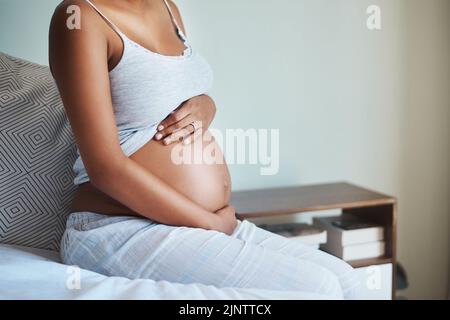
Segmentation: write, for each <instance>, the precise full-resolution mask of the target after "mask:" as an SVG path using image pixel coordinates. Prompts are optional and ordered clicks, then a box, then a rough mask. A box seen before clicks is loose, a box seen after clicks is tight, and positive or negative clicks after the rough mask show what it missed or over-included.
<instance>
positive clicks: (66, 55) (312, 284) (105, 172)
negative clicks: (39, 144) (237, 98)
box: [50, 0, 359, 299]
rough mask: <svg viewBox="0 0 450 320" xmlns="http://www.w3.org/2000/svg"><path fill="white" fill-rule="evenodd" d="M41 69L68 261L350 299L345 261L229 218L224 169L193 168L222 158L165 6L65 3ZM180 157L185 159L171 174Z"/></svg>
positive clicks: (202, 81)
mask: <svg viewBox="0 0 450 320" xmlns="http://www.w3.org/2000/svg"><path fill="white" fill-rule="evenodd" d="M77 9H78V10H77ZM67 12H71V13H73V16H71V15H70V14H68V13H67ZM77 14H78V15H77ZM77 18H79V22H80V23H79V26H77V27H75V28H72V27H69V22H68V21H71V22H76V21H77V20H76V19H77ZM50 67H51V70H52V74H53V76H54V78H55V81H56V83H57V85H58V88H59V91H60V93H61V97H62V100H63V102H64V106H65V109H66V112H67V115H68V117H69V120H70V124H71V126H72V130H73V133H74V136H75V140H76V143H77V147H78V153H79V154H78V155H79V157H78V159H77V160H76V162H75V163H74V166H73V169H74V171H75V173H76V177H75V180H74V183H75V184H76V185H77V190H76V194H75V198H74V201H73V204H72V210H71V214H70V216H69V219H68V221H67V229H66V232H65V234H64V236H63V239H62V245H61V257H62V259H63V261H64V262H65V263H66V264H76V265H78V266H80V267H82V268H85V269H89V270H93V271H96V272H99V273H102V274H105V275H110V276H123V277H128V278H131V279H136V278H148V279H153V280H167V281H171V282H177V283H185V284H188V283H203V284H207V285H214V286H217V287H236V288H256V289H258V288H260V289H268V290H278V291H299V292H300V291H301V292H310V293H315V294H318V295H321V296H323V297H326V298H333V299H341V298H356V297H357V296H356V290H357V288H358V285H359V282H358V281H357V280H356V278H355V275H354V271H353V269H352V267H350V266H349V265H348V264H347V263H345V262H344V261H342V260H340V259H338V258H336V257H334V256H331V255H329V254H327V253H325V252H322V251H319V250H316V249H311V248H309V247H307V246H302V245H299V244H298V243H293V242H292V241H290V240H289V239H287V238H284V237H281V236H279V235H276V234H273V233H270V232H267V231H265V230H263V229H260V228H258V227H257V226H255V225H254V224H253V223H251V222H248V221H239V220H236V215H235V210H234V208H233V207H232V206H230V204H229V200H230V189H231V182H230V176H229V172H228V169H227V165H226V164H225V162H224V161H215V162H212V163H211V161H206V160H205V159H202V161H200V162H198V161H197V162H194V161H191V160H193V159H192V158H193V157H194V155H195V152H192V151H193V150H198V148H199V147H200V148H201V149H200V150H212V149H213V150H215V159H217V158H219V159H221V160H223V155H222V154H221V152H220V148H219V146H218V145H217V143H216V142H215V141H214V139H212V137H211V134H210V133H209V131H208V127H209V125H210V123H211V121H212V120H213V118H214V115H215V104H214V101H213V100H212V99H211V97H209V96H208V91H209V90H210V89H211V86H212V78H213V77H212V71H211V69H210V66H209V65H208V63H207V62H206V60H205V59H204V58H202V57H201V56H200V54H199V53H198V52H197V51H196V50H195V49H194V48H193V47H192V46H191V44H190V43H189V41H188V39H187V37H186V32H185V30H184V26H183V24H182V19H181V17H180V13H179V11H178V9H177V7H176V6H175V4H174V3H173V2H171V1H169V0H128V1H125V0H95V2H94V1H92V0H91V1H89V0H68V1H63V2H62V3H61V4H60V5H59V6H58V7H57V9H56V10H55V13H54V15H53V19H52V23H51V27H50ZM230 94H232V93H230ZM179 154H186V155H189V154H191V158H189V156H187V157H184V160H185V161H184V162H183V163H181V164H180V163H178V162H177V161H174V155H179ZM186 160H187V161H186ZM274 298H276V297H274Z"/></svg>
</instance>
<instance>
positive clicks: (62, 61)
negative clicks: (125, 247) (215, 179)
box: [49, 0, 234, 233]
mask: <svg viewBox="0 0 450 320" xmlns="http://www.w3.org/2000/svg"><path fill="white" fill-rule="evenodd" d="M69 4H76V5H78V6H79V7H80V8H81V11H82V25H81V29H80V30H69V29H68V28H67V27H66V19H67V17H68V16H67V14H66V8H67V5H69ZM98 21H100V22H101V20H99V19H98V17H97V16H95V13H93V12H92V10H89V8H87V7H86V4H85V3H84V1H76V0H73V1H66V2H64V4H62V5H61V6H60V7H58V8H57V9H56V11H55V13H54V16H53V18H52V23H51V26H50V39H49V40H50V41H49V43H50V48H49V49H50V50H49V52H50V65H51V70H52V73H53V76H54V78H55V80H56V83H57V85H58V88H59V91H60V94H61V98H62V100H63V103H64V107H65V109H66V113H67V116H68V118H69V121H70V124H71V127H72V131H73V134H74V137H75V141H76V143H77V145H78V147H79V150H80V154H81V157H82V159H83V163H84V165H85V167H86V170H87V173H88V175H89V177H90V180H91V183H92V185H94V186H95V187H96V188H98V189H99V190H101V191H102V192H104V193H105V194H107V195H109V196H110V197H112V198H114V199H116V200H118V201H119V202H121V203H123V204H124V205H126V206H127V207H129V208H130V209H131V210H133V211H135V212H136V213H138V214H140V215H142V216H144V217H147V218H149V219H152V220H155V221H158V222H160V223H164V224H171V225H179V226H190V227H200V228H204V229H215V230H218V231H222V232H225V233H231V232H232V229H233V228H234V227H233V221H232V218H231V215H230V214H226V215H225V214H222V215H221V214H219V215H217V214H215V213H212V212H209V211H207V210H205V209H203V208H202V207H201V206H199V205H197V204H196V203H194V202H193V201H191V200H190V199H188V198H186V197H185V196H184V195H182V194H181V193H179V192H177V191H176V190H174V189H173V188H171V187H170V186H169V185H168V184H166V183H165V182H164V181H162V180H160V179H159V178H158V177H156V176H155V175H153V174H152V173H150V172H148V171H147V170H146V169H144V168H143V167H142V166H141V165H139V164H138V163H137V162H135V161H133V160H132V159H130V158H128V157H127V156H126V155H125V154H124V153H123V151H122V149H121V147H120V144H119V140H118V135H117V127H116V124H115V119H114V113H113V108H112V101H111V91H110V86H109V76H108V57H109V50H108V46H109V41H108V38H107V32H108V31H107V28H106V25H103V24H101V23H99V22H98Z"/></svg>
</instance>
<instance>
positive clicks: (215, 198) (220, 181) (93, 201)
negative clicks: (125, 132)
mask: <svg viewBox="0 0 450 320" xmlns="http://www.w3.org/2000/svg"><path fill="white" fill-rule="evenodd" d="M129 158H130V159H132V160H134V161H136V162H137V163H139V164H140V165H142V166H143V167H144V168H145V169H147V170H148V171H149V172H151V173H152V174H154V175H155V176H157V177H158V178H160V179H161V180H163V181H164V182H166V183H167V184H168V185H170V186H171V187H172V188H173V189H175V190H176V191H178V192H180V193H182V194H183V195H185V196H186V197H187V198H189V199H191V200H192V201H193V202H195V203H197V204H198V205H200V206H202V207H203V208H205V209H207V210H209V211H210V212H215V211H217V210H219V209H222V208H223V207H225V206H226V205H227V204H228V203H229V200H230V194H231V179H230V175H229V171H228V167H227V164H226V162H225V160H224V157H223V154H222V151H221V150H220V147H219V145H218V144H217V142H216V141H215V140H214V139H212V138H211V135H210V134H209V132H208V131H205V132H204V133H203V135H202V137H199V138H197V139H196V140H195V141H194V142H193V143H192V144H190V145H183V144H182V143H180V142H176V143H173V144H171V145H168V146H166V145H163V144H162V143H161V142H160V141H156V140H154V139H152V140H150V141H149V142H147V143H146V144H145V145H144V146H143V147H142V148H140V149H139V150H138V151H136V152H135V153H133V154H132V155H131V156H130V157H129ZM149 206H151V204H149ZM79 211H90V212H96V213H101V214H108V215H139V214H138V213H136V212H134V211H133V210H131V209H129V208H128V207H126V206H125V205H123V204H122V203H120V202H118V201H116V200H115V199H113V198H111V197H110V196H108V195H106V194H105V193H103V192H101V191H100V190H98V189H97V188H95V187H94V186H93V185H92V184H91V183H90V182H86V183H83V184H81V185H79V186H78V187H77V190H76V191H75V196H74V200H73V202H72V206H71V212H79Z"/></svg>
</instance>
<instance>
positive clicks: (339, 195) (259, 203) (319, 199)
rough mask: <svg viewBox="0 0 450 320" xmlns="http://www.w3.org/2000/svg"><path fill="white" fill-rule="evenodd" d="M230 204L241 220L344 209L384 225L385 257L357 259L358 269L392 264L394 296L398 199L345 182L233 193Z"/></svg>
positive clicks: (355, 265)
mask: <svg viewBox="0 0 450 320" xmlns="http://www.w3.org/2000/svg"><path fill="white" fill-rule="evenodd" d="M231 203H232V204H233V205H234V206H235V207H236V211H237V215H238V217H239V219H252V218H265V217H274V216H281V215H289V214H301V213H306V212H314V211H323V210H332V209H341V210H342V214H343V215H346V214H352V215H356V216H360V217H362V218H364V219H367V220H370V221H373V222H376V223H379V224H381V225H382V226H383V227H384V232H385V234H384V240H385V242H386V254H385V256H384V257H380V258H373V259H364V260H355V261H350V262H349V263H350V264H351V265H352V266H354V267H355V268H360V267H368V266H373V265H384V264H392V297H395V295H394V293H395V283H396V279H395V274H396V269H395V267H396V237H397V235H396V229H397V200H396V198H395V197H392V196H388V195H385V194H381V193H378V192H375V191H371V190H368V189H365V188H362V187H359V186H356V185H354V184H350V183H346V182H338V183H330V184H319V185H305V186H294V187H284V188H271V189H259V190H247V191H237V192H233V194H232V199H231Z"/></svg>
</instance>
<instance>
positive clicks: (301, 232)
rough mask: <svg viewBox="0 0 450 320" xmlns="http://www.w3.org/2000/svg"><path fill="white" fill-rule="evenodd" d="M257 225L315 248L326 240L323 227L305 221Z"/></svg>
mask: <svg viewBox="0 0 450 320" xmlns="http://www.w3.org/2000/svg"><path fill="white" fill-rule="evenodd" d="M259 227H261V228H263V229H265V230H267V231H270V232H273V233H276V234H279V235H282V236H284V237H288V238H292V239H295V240H298V241H299V242H301V243H304V244H307V245H311V246H313V247H317V248H318V247H319V245H320V244H323V243H326V242H327V232H326V231H325V230H324V229H323V228H321V227H318V226H313V225H310V224H307V223H296V222H293V223H282V224H262V225H259Z"/></svg>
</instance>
